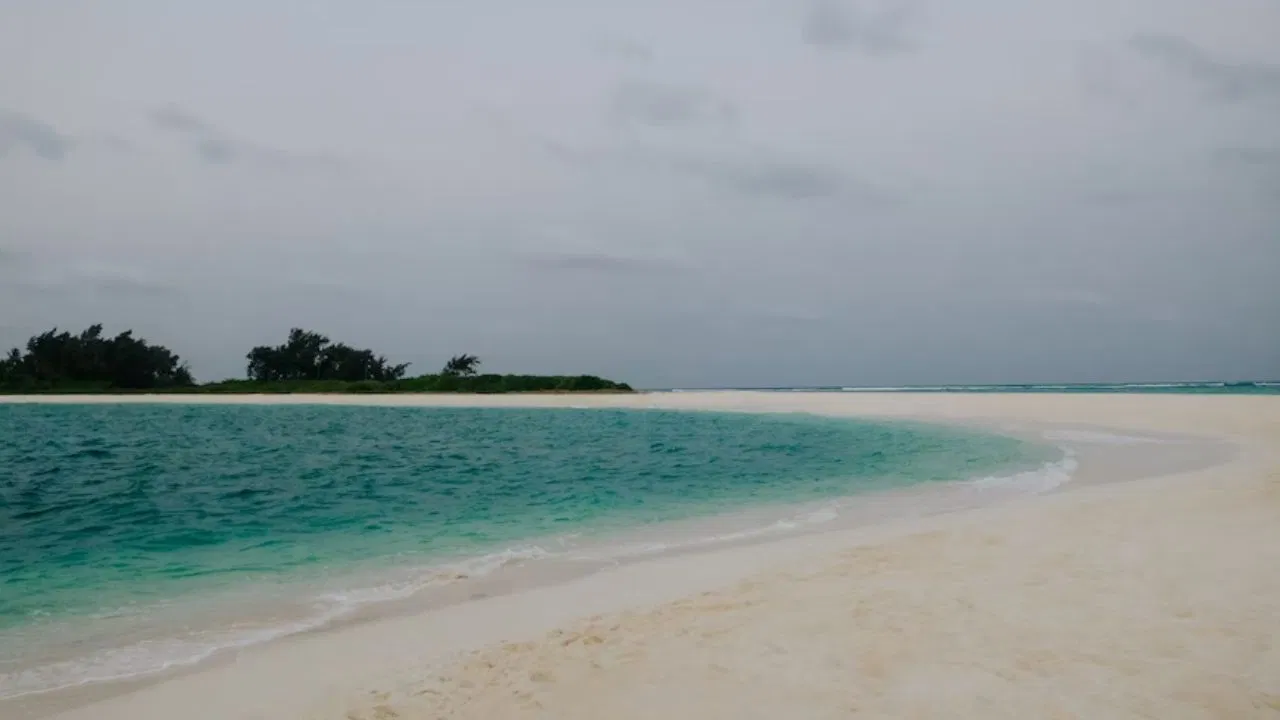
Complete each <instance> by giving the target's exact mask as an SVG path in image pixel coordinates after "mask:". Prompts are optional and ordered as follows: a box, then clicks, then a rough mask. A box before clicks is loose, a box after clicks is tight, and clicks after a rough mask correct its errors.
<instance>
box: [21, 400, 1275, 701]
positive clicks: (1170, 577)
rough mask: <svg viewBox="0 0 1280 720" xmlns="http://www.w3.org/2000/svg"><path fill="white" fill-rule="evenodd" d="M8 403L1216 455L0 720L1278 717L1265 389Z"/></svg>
mask: <svg viewBox="0 0 1280 720" xmlns="http://www.w3.org/2000/svg"><path fill="white" fill-rule="evenodd" d="M9 400H11V401H13V400H16V401H30V400H34V401H38V402H108V401H129V402H133V401H162V402H264V403H272V402H321V403H352V404H386V405H423V404H428V405H446V404H447V405H517V406H575V407H576V406H591V407H605V406H607V407H663V408H683V409H720V410H740V411H759V412H775V411H789V412H812V413H820V414H829V415H857V416H866V417H893V418H913V419H919V420H933V421H940V422H948V423H963V424H975V425H980V426H983V427H994V428H1003V429H1006V430H1009V431H1023V432H1026V431H1028V430H1031V429H1034V430H1035V432H1037V433H1045V432H1050V433H1058V434H1059V436H1062V437H1066V436H1070V434H1071V433H1075V436H1074V437H1076V438H1077V439H1079V438H1084V441H1086V442H1090V441H1092V442H1101V440H1102V439H1106V438H1113V439H1114V438H1116V437H1117V436H1125V437H1128V436H1139V437H1141V436H1144V435H1150V434H1176V435H1185V436H1197V437H1200V438H1205V439H1208V440H1211V441H1213V443H1215V444H1216V446H1218V447H1221V446H1222V444H1224V443H1225V444H1227V445H1229V446H1230V449H1231V451H1230V452H1228V453H1222V454H1220V456H1215V457H1212V458H1210V457H1207V456H1206V457H1203V458H1189V457H1185V456H1178V457H1177V458H1176V460H1177V462H1170V463H1166V464H1165V465H1160V463H1155V464H1153V465H1151V466H1150V467H1151V468H1158V470H1159V471H1158V472H1157V471H1156V470H1152V469H1150V468H1149V469H1148V470H1147V471H1145V472H1142V473H1136V474H1139V475H1146V477H1141V478H1137V479H1131V478H1132V476H1133V475H1134V474H1135V473H1134V472H1133V471H1132V468H1131V467H1129V466H1127V465H1126V464H1124V463H1115V464H1114V465H1107V464H1106V463H1103V464H1095V465H1093V466H1091V467H1083V466H1082V467H1081V469H1080V474H1079V477H1077V478H1076V479H1075V480H1073V481H1071V482H1068V483H1066V484H1065V485H1062V486H1060V487H1057V488H1055V489H1054V490H1053V491H1052V492H1046V493H1042V494H1035V495H1028V496H1025V497H1020V498H1017V499H1013V500H1010V501H1008V502H1003V503H1000V504H995V505H991V506H987V507H981V508H977V509H971V510H965V511H959V512H950V513H943V514H933V515H928V516H925V517H915V518H901V517H899V518H895V519H886V520H885V521H884V522H879V523H873V524H868V525H863V526H860V527H855V528H844V529H838V530H833V531H830V532H821V533H811V534H805V535H801V536H796V537H787V538H783V539H778V540H774V541H768V542H757V543H753V544H750V545H741V546H728V547H711V548H708V549H706V550H705V551H700V552H695V553H684V554H680V555H677V556H669V557H660V558H655V559H652V560H645V561H641V562H635V563H630V564H625V565H620V566H619V567H617V568H615V569H610V570H605V571H602V572H598V573H595V574H592V575H590V576H588V577H583V578H579V579H574V580H571V581H568V582H564V583H560V584H551V585H544V586H541V587H537V588H533V589H528V590H523V591H520V592H514V593H509V594H502V595H495V596H490V597H482V598H478V599H474V600H471V601H468V602H462V603H458V604H454V605H450V606H448V607H443V608H440V609H436V610H432V611H429V612H420V613H411V614H401V615H393V616H387V617H382V618H377V619H373V620H369V621H366V622H359V623H351V624H347V625H343V626H340V627H336V628H332V629H328V630H324V631H319V632H313V633H306V634H301V635H296V636H292V637H289V638H285V639H283V640H280V641H277V642H273V643H268V644H265V645H261V646H256V647H252V648H248V649H246V650H244V651H242V652H240V653H239V654H238V655H235V656H231V657H226V658H222V659H221V660H219V661H215V662H212V663H210V664H208V665H206V666H201V667H198V668H196V669H195V670H193V671H190V672H185V673H181V674H177V675H174V676H172V677H170V678H166V679H164V680H162V681H160V682H153V683H147V684H145V685H141V686H138V687H135V688H129V689H125V690H121V689H120V688H114V689H112V688H110V687H108V686H101V687H87V688H84V689H82V690H79V691H76V692H75V693H74V694H72V695H64V696H63V697H60V698H53V697H50V698H39V697H37V698H27V699H23V700H22V702H21V703H11V704H9V705H7V706H6V705H3V704H0V717H3V718H5V720H10V718H12V719H13V720H17V718H24V717H48V716H51V715H52V716H56V717H59V718H63V719H64V720H126V719H127V720H162V719H163V720H177V719H181V720H232V719H237V718H264V719H266V718H269V719H272V720H301V719H302V718H307V719H315V720H327V719H334V720H337V719H347V720H375V719H376V720H386V719H387V718H404V719H414V720H418V719H420V720H434V719H436V718H459V719H462V718H475V719H477V720H479V719H484V720H502V719H506V718H559V719H565V720H570V719H574V718H581V719H583V720H598V719H600V718H609V719H611V720H625V719H630V718H635V719H640V718H662V720H685V719H689V720H693V719H695V718H696V719H697V720H713V719H718V718H724V719H726V720H727V719H729V718H734V719H735V720H738V719H741V718H771V719H776V718H804V719H806V720H808V719H819V718H837V717H839V718H846V717H867V718H982V719H984V720H986V719H989V718H1090V719H1091V720H1092V719H1104V718H1137V717H1150V718H1161V719H1162V720H1171V719H1175V718H1263V717H1280V397H1276V396H1270V397H1256V396H1225V395H1224V396H1214V395H1122V394H1116V395H1046V394H1040V395H1014V394H973V395H969V394H943V393H938V394H905V393H901V394H875V393H813V394H810V393H750V392H689V393H663V394H637V395H598V396H596V395H592V396H568V395H545V396H541V395H540V396H485V397H475V396H467V397H463V396H458V397H426V396H400V395H397V396H316V397H305V396H286V397H237V398H230V397H219V396H190V397H159V398H103V397H84V398H74V397H42V398H34V399H32V398H10V399H9ZM1089 433H1093V435H1092V436H1090V435H1089ZM1090 437H1092V438H1093V440H1090ZM1121 440H1123V437H1122V438H1121ZM1205 447H1208V445H1206V446H1205ZM1130 452H1137V453H1140V454H1142V453H1150V454H1152V455H1153V456H1154V455H1156V454H1159V453H1161V452H1163V450H1162V449H1161V447H1160V446H1159V445H1158V444H1157V443H1152V444H1151V445H1150V448H1149V449H1147V447H1146V446H1142V447H1141V449H1139V450H1131V451H1130ZM1170 457H1172V456H1170Z"/></svg>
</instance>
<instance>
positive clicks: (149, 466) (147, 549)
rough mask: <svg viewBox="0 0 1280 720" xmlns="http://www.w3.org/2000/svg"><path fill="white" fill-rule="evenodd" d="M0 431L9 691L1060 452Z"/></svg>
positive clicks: (662, 420) (78, 408)
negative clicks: (701, 527)
mask: <svg viewBox="0 0 1280 720" xmlns="http://www.w3.org/2000/svg"><path fill="white" fill-rule="evenodd" d="M0 437H3V438H4V440H3V442H2V443H0V473H2V474H0V697H2V696H6V695H14V694H21V693H27V692H35V691H40V690H45V689H50V688H56V687H65V686H69V685H75V684H81V683H84V682H92V681H96V680H107V679H118V678H122V677H131V676H135V675H139V674H145V673H149V672H155V671H158V670H162V669H165V668H167V667H172V666H175V665H182V664H189V663H191V662H195V661H198V660H200V659H202V658H205V657H208V656H209V655H211V654H213V653H215V652H217V651H218V650H220V649H222V648H227V647H235V646H243V645H246V644H252V643H257V642H263V641H266V640H270V639H272V638H274V637H279V636H281V635H284V634H288V633H291V632H297V631H300V630H304V629H307V628H310V627H316V626H317V625H321V624H324V623H326V622H329V621H332V620H334V619H336V618H338V617H341V616H342V615H344V614H345V613H349V612H351V611H352V610H353V609H355V608H357V607H360V606H362V605H365V604H368V603H376V602H386V601H390V600H397V599H403V598H404V597H406V596H408V595H412V594H413V593H416V592H419V591H421V590H422V589H423V588H426V587H434V586H439V585H440V584H447V583H449V582H452V581H455V580H459V579H463V578H466V579H474V578H476V577H480V576H484V575H486V574H487V573H490V572H493V571H494V570H497V569H499V568H502V567H506V566H510V565H511V564H512V563H517V562H520V561H523V560H530V559H539V558H547V557H549V556H556V557H563V558H566V559H571V560H572V559H575V558H578V557H580V556H582V554H583V553H582V548H583V547H586V546H589V545H591V542H590V541H591V539H592V538H599V537H606V536H609V535H611V534H621V533H626V532H630V531H634V529H636V528H638V527H644V526H650V525H654V524H658V523H671V522H673V521H689V519H690V518H697V517H702V516H708V515H712V514H716V513H724V512H726V511H731V510H741V509H745V508H751V507H757V506H768V505H770V504H780V503H803V502H806V501H817V500H820V499H822V498H835V497H843V496H848V495H854V494H858V493H866V492H871V491H879V490H888V489H892V488H899V487H906V486H910V485H913V484H917V483H927V482H938V481H947V480H959V479H965V478H973V477H981V476H990V475H1001V474H1008V473H1016V472H1018V471H1020V470H1026V469H1030V468H1034V467H1038V466H1039V465H1041V464H1042V463H1045V462H1046V461H1049V460H1051V459H1053V458H1052V456H1053V454H1054V451H1053V449H1052V448H1046V447H1042V446H1038V445H1033V444H1028V443H1025V442H1021V441H1018V440H1015V439H1011V438H1007V437H1000V436H994V435H987V434H980V433H975V432H968V431H960V430H955V429H947V428H936V427H930V426H921V425H913V424H903V423H870V422H861V421H851V420H833V419H822V418H814V417H809V416H803V415H739V414H719V413H675V412H666V411H634V410H631V411H627V410H552V409H543V410H524V409H458V408H452V409H450V408H371V407H336V406H249V405H244V406H235V405H233V406H161V405H132V406H130V405H70V406H42V405H30V406H22V405H7V406H6V405H0ZM825 512H831V511H830V510H825V509H816V510H810V511H806V513H807V514H805V515H804V516H803V517H801V518H799V519H798V520H797V521H798V522H810V521H814V522H821V521H823V519H824V517H825V516H824V515H823V514H822V513H825ZM815 513H816V514H815ZM695 526H696V523H695ZM776 527H777V525H776V522H771V523H770V524H768V525H763V526H761V527H758V528H757V527H748V528H739V529H736V530H735V531H734V532H736V533H739V534H742V533H747V534H748V535H749V534H750V533H762V532H763V533H767V532H770V531H771V530H772V529H774V528H776ZM686 535H687V537H686V539H685V541H686V542H689V543H693V544H696V543H698V542H700V541H702V539H700V538H699V537H698V536H697V533H696V531H688V530H686ZM745 536H746V535H744V537H745ZM705 539H715V538H710V537H708V538H705ZM622 551H623V552H640V553H643V552H646V549H645V547H640V548H639V549H636V548H635V547H629V548H624V549H623V550H622Z"/></svg>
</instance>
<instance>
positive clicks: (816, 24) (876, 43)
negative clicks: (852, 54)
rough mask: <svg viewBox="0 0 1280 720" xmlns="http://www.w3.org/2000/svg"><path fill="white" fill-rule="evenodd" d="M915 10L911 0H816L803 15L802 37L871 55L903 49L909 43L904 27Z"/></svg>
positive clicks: (908, 46)
mask: <svg viewBox="0 0 1280 720" xmlns="http://www.w3.org/2000/svg"><path fill="white" fill-rule="evenodd" d="M914 11H915V6H914V4H913V3H908V2H901V1H899V2H890V3H887V4H880V5H878V6H875V5H870V4H868V3H867V2H865V1H864V2H848V1H842V0H816V2H814V3H813V4H812V5H810V6H809V10H808V13H806V15H805V18H804V24H803V25H802V27H801V37H803V38H804V41H805V42H806V43H808V44H810V45H815V46H818V47H829V48H849V49H854V50H861V51H862V52H865V53H868V54H870V55H888V54H891V53H897V52H903V51H905V50H908V49H910V47H911V43H910V41H909V40H908V38H907V30H908V25H909V24H910V20H911V18H912V16H913V14H914Z"/></svg>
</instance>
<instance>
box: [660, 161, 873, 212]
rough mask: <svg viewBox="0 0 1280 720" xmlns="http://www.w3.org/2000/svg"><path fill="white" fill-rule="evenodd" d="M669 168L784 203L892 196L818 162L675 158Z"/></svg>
mask: <svg viewBox="0 0 1280 720" xmlns="http://www.w3.org/2000/svg"><path fill="white" fill-rule="evenodd" d="M670 160H671V165H672V166H673V167H674V168H676V169H678V170H681V171H683V172H687V173H690V174H692V175H695V176H697V177H699V178H702V179H703V180H706V181H707V182H709V183H711V184H712V185H714V186H716V187H719V188H722V189H725V190H731V191H735V192H739V193H743V194H747V195H756V196H763V197H772V198H777V199H783V200H811V199H815V198H824V197H834V196H846V197H850V198H853V199H858V200H862V201H867V202H870V203H873V204H881V203H885V202H888V201H889V200H891V199H892V196H891V195H890V194H889V193H888V192H887V191H885V190H884V189H882V188H879V187H876V186H874V185H871V184H869V183H865V182H862V181H859V180H855V179H854V178H851V177H849V176H848V175H846V174H845V173H843V172H841V171H840V170H838V169H836V168H832V167H827V166H824V165H820V164H817V163H807V162H802V161H797V160H780V159H776V158H770V157H767V156H764V155H758V156H755V157H746V156H743V157H714V156H690V155H676V156H672V157H671V158H670Z"/></svg>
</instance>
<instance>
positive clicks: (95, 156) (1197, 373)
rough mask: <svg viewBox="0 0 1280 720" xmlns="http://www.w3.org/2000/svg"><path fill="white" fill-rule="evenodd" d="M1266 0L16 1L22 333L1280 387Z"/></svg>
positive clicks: (210, 371) (492, 362)
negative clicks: (130, 334)
mask: <svg viewBox="0 0 1280 720" xmlns="http://www.w3.org/2000/svg"><path fill="white" fill-rule="evenodd" d="M1276 118H1280V2H1277V0H1042V1H1038V2H1025V0H965V2H959V1H957V0H883V1H880V2H868V1H865V0H646V1H645V2H627V3H621V2H616V1H615V2H609V1H606V2H598V1H596V2H588V1H587V0H540V1H539V2H537V3H530V2H526V1H523V0H520V1H517V0H469V1H467V2H462V1H461V0H431V1H425V0H424V1H423V2H391V1H390V0H364V1H363V2H359V3H356V2H349V1H342V2H339V1H338V0H308V1H307V2H303V1H302V0H295V1H289V2H286V1H285V0H272V1H267V2H264V1H263V0H253V1H252V2H251V1H249V0H223V1H222V2H218V3H174V2H168V1H167V0H152V1H147V0H118V1H116V2H111V3H102V2H92V1H90V0H57V1H54V2H50V1H49V0H5V2H3V3H0V346H3V347H11V346H20V345H22V344H24V343H25V341H26V338H28V337H29V336H31V335H33V334H36V333H38V332H42V331H43V330H46V329H48V328H50V327H54V326H56V327H59V328H63V329H70V330H73V331H78V330H80V329H82V328H83V327H85V326H87V325H89V324H91V323H95V322H101V323H103V324H105V325H106V330H107V332H118V331H121V330H124V329H128V328H132V329H133V330H134V331H135V333H136V334H138V335H140V336H142V337H145V338H147V339H149V340H151V341H153V342H157V343H160V344H163V345H166V346H168V347H169V348H171V349H173V350H174V351H176V352H178V353H179V354H180V355H181V356H182V357H183V358H184V359H185V360H187V361H188V362H189V363H190V365H191V368H192V370H193V372H194V373H195V374H196V376H197V377H198V378H199V379H202V380H216V379H222V378H225V377H238V376H243V373H244V356H245V353H246V352H247V351H248V349H249V348H250V347H252V346H254V345H259V344H276V343H278V342H280V341H282V340H283V339H284V336H285V334H286V333H287V332H288V330H289V328H291V327H295V326H298V327H304V328H308V329H313V330H317V331H320V332H323V333H325V334H326V335H328V336H329V337H331V338H333V339H334V340H335V341H342V342H346V343H348V344H352V345H356V346H359V347H371V348H373V349H375V350H377V351H378V352H380V353H383V354H385V355H387V356H388V357H390V358H391V359H392V360H395V361H398V362H412V363H413V366H412V367H411V371H416V372H428V371H433V370H435V369H437V368H438V367H439V366H440V365H441V364H443V362H444V361H445V359H447V358H448V357H449V356H450V355H452V354H456V353H462V352H468V353H474V354H477V355H479V356H480V357H481V359H482V360H483V361H484V369H487V370H490V371H494V372H508V371H510V372H530V373H575V374H576V373H593V374H599V375H603V376H606V377H610V378H614V379H618V380H623V381H628V382H631V383H632V384H633V385H637V386H641V387H732V386H738V387H743V386H786V385H903V384H935V383H1019V382H1095V381H1096V382H1105V381H1167V380H1199V379H1223V380H1239V379H1276V378H1280V122H1277V121H1276Z"/></svg>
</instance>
